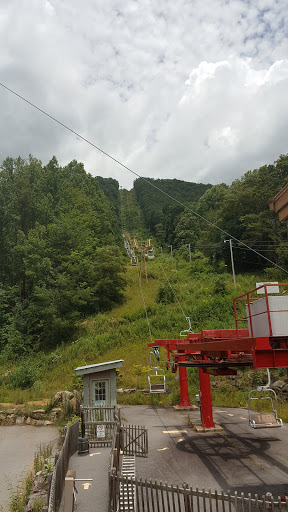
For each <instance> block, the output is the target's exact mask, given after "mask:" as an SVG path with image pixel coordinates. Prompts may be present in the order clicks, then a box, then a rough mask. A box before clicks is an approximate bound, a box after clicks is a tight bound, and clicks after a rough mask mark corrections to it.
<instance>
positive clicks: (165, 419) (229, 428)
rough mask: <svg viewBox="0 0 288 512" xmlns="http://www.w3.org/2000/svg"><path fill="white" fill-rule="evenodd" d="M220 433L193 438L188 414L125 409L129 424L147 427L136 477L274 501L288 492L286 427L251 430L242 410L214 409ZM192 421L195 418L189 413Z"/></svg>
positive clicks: (167, 410) (153, 409)
mask: <svg viewBox="0 0 288 512" xmlns="http://www.w3.org/2000/svg"><path fill="white" fill-rule="evenodd" d="M213 410H214V420H215V421H216V423H218V424H220V425H221V426H223V428H224V430H223V432H217V433H216V432H213V433H211V432H209V433H207V432H206V433H196V432H195V431H194V430H193V429H192V428H190V427H189V426H188V424H187V417H188V413H187V412H182V411H180V412H179V411H174V409H172V408H157V407H151V406H130V407H129V406H126V407H122V408H121V413H122V416H123V417H124V418H125V419H126V420H127V421H128V423H133V424H139V425H143V426H146V427H148V437H149V456H148V458H147V459H140V458H137V462H136V472H137V476H138V477H140V476H142V477H143V478H152V479H157V480H159V481H160V480H161V481H162V482H163V481H167V482H168V483H175V484H180V483H183V482H187V483H188V484H189V485H192V486H193V487H194V488H195V487H200V488H202V487H205V488H207V489H208V488H211V489H212V490H214V489H217V490H218V489H219V490H222V489H223V490H224V491H227V490H229V489H230V490H231V491H232V492H234V491H243V490H244V492H245V494H247V493H248V492H251V493H252V494H255V493H258V494H260V495H263V494H265V493H266V492H271V493H272V494H273V495H274V496H278V495H283V494H284V493H287V492H288V459H287V453H288V425H286V424H285V425H284V426H283V427H282V428H265V429H257V430H255V429H252V428H251V427H249V426H248V418H247V411H246V410H245V409H228V408H219V407H217V408H214V409H213ZM189 415H190V417H191V419H192V420H193V419H197V418H199V412H198V411H193V412H189Z"/></svg>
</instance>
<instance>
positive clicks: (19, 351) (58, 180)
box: [0, 156, 125, 357]
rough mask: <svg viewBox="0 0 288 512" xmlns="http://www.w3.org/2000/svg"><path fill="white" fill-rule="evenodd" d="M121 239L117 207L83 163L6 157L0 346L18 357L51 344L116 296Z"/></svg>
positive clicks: (0, 183) (0, 192) (1, 193)
mask: <svg viewBox="0 0 288 512" xmlns="http://www.w3.org/2000/svg"><path fill="white" fill-rule="evenodd" d="M112 185H113V187H114V189H115V188H116V187H115V184H114V182H113V183H112ZM114 189H113V191H114ZM119 238H121V232H120V229H119V225H118V220H117V217H116V213H115V208H114V207H112V205H111V203H110V201H109V200H108V199H107V197H106V196H105V194H104V193H103V192H102V190H101V188H100V186H99V184H98V182H97V180H96V179H95V178H94V177H92V176H91V175H89V174H87V173H86V172H85V170H84V167H83V164H81V163H78V162H76V161H75V160H74V161H72V162H70V163H69V164H68V165H67V166H65V167H60V166H59V165H58V162H57V160H56V158H55V157H53V158H52V159H51V161H50V162H49V163H48V164H47V165H46V166H44V167H43V166H42V164H41V162H40V161H39V160H37V159H36V158H33V157H32V156H30V157H29V159H28V160H27V161H24V160H22V159H21V158H17V159H16V160H13V159H12V158H7V159H6V160H5V161H4V162H3V164H2V167H1V172H0V248H1V250H0V351H4V352H5V353H6V355H8V356H9V357H10V356H11V357H15V356H17V355H23V354H25V352H29V351H30V350H38V349H39V348H41V349H44V348H47V347H51V346H55V345H57V344H58V343H61V342H62V341H65V340H67V339H68V338H69V337H71V335H72V333H73V330H74V326H75V323H76V322H79V321H80V320H81V318H85V317H87V315H89V314H92V313H93V314H95V313H97V312H99V311H105V310H107V309H109V308H111V307H112V306H113V305H115V304H117V303H119V302H120V301H121V299H122V290H123V288H124V286H125V281H124V279H123V260H122V252H121V250H120V249H119V245H118V246H117V245H116V243H115V240H116V241H117V240H119Z"/></svg>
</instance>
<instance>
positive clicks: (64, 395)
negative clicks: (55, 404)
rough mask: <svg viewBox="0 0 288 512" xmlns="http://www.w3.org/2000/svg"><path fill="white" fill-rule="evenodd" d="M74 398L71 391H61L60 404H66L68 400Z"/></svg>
mask: <svg viewBox="0 0 288 512" xmlns="http://www.w3.org/2000/svg"><path fill="white" fill-rule="evenodd" d="M72 398H74V394H73V393H71V391H62V393H61V401H62V405H64V406H65V405H67V404H68V403H69V401H70V400H71V399H72Z"/></svg>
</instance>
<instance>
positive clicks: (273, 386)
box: [271, 380, 285, 389]
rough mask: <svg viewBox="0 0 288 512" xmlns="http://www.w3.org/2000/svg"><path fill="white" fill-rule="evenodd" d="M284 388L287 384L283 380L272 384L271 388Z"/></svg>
mask: <svg viewBox="0 0 288 512" xmlns="http://www.w3.org/2000/svg"><path fill="white" fill-rule="evenodd" d="M283 386H285V382H283V380H276V381H275V382H274V383H273V384H272V386H271V388H272V389H282V388H283Z"/></svg>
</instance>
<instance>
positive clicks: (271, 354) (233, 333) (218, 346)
mask: <svg viewBox="0 0 288 512" xmlns="http://www.w3.org/2000/svg"><path fill="white" fill-rule="evenodd" d="M277 285H278V283H277ZM272 287H274V290H273V288H272ZM287 287H288V284H279V290H282V292H284V293H282V294H279V295H278V296H275V295H269V290H272V291H274V293H275V283H261V284H260V286H257V287H256V288H255V289H253V290H251V291H249V292H247V293H245V294H243V295H241V296H239V297H236V298H235V299H234V301H233V305H234V316H235V327H236V328H235V329H215V330H203V331H201V332H200V333H193V332H187V335H186V337H185V338H180V339H162V340H155V341H154V342H153V343H148V347H163V348H165V349H166V350H167V366H168V367H170V369H171V371H172V373H176V371H177V369H179V380H180V407H185V404H186V403H187V402H189V395H188V384H187V373H186V371H187V370H186V368H198V372H199V383H200V402H201V420H202V427H203V429H205V430H207V429H208V430H209V429H214V428H215V424H214V420H213V411H212V399H211V388H210V375H215V376H224V375H236V374H237V371H238V370H239V369H240V368H251V369H260V368H286V369H287V368H288V296H287V295H285V291H287ZM285 288H286V290H285ZM259 292H260V293H262V294H263V296H262V297H261V298H260V297H259ZM255 295H256V296H255ZM243 325H245V327H243ZM180 372H181V373H180ZM189 403H190V402H189ZM272 412H273V414H274V418H275V421H273V422H271V421H270V420H271V416H270V420H269V423H270V424H269V425H268V424H266V425H265V421H263V424H262V425H261V426H262V427H263V426H270V427H271V426H281V425H279V423H280V422H281V420H279V418H277V411H276V407H274V406H273V407H272ZM264 420H265V418H264ZM271 423H272V425H271ZM281 424H282V423H281ZM251 426H252V425H251Z"/></svg>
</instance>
